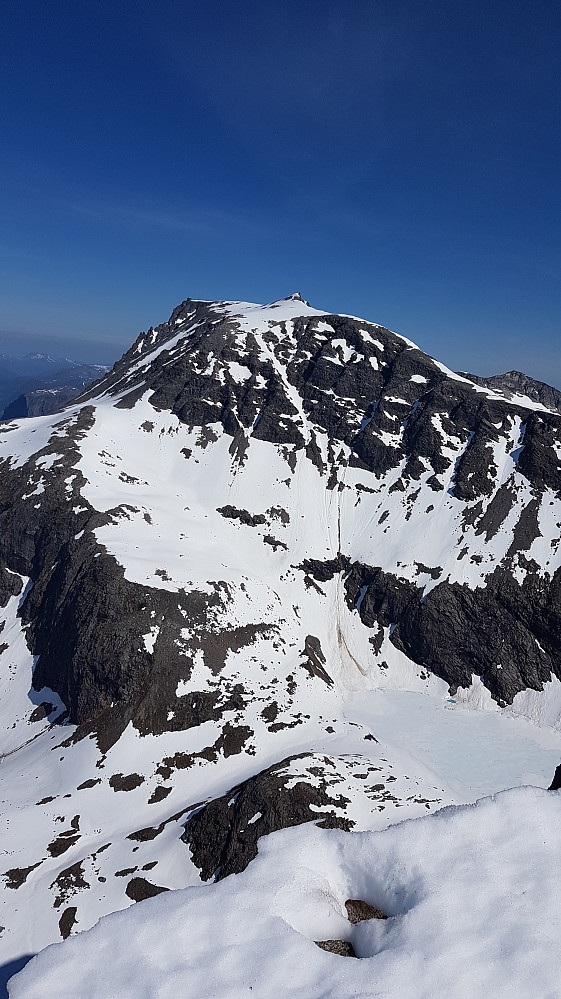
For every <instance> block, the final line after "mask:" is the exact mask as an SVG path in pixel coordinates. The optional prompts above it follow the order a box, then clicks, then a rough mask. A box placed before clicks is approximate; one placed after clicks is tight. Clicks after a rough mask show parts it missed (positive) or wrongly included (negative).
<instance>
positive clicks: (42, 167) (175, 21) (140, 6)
mask: <svg viewBox="0 0 561 999" xmlns="http://www.w3.org/2000/svg"><path fill="white" fill-rule="evenodd" d="M0 37H1V39H2V41H1V43H0V44H1V59H0V73H1V76H2V81H1V90H0V93H1V94H2V140H1V143H2V145H1V155H0V207H1V218H2V232H1V234H0V251H1V259H0V282H1V291H0V306H1V312H0V327H1V329H2V334H1V336H0V351H1V350H5V351H11V352H13V351H17V352H21V353H25V352H26V351H27V350H35V349H38V348H41V347H43V348H45V349H48V350H50V351H51V352H58V354H61V353H64V354H67V355H69V356H71V357H74V358H76V359H83V360H91V361H100V362H103V361H112V360H113V359H114V358H115V357H116V356H118V355H119V354H120V353H121V352H122V351H123V350H124V349H126V348H127V347H128V346H129V345H130V343H131V342H132V340H133V339H134V338H135V336H136V335H137V333H138V332H139V331H140V330H141V329H146V328H147V327H148V326H150V325H156V324H157V323H159V322H162V321H163V320H164V319H167V318H168V316H169V314H170V312H171V310H172V308H173V307H174V306H175V305H176V304H178V303H179V302H180V301H181V300H182V299H184V298H186V297H187V296H189V295H190V296H191V297H192V298H203V299H216V298H218V299H246V300H249V301H258V302H259V301H263V302H265V301H271V300H274V299H278V298H282V297H284V296H285V295H288V294H290V293H292V292H294V291H300V292H301V293H302V295H303V296H304V297H305V298H307V299H308V300H309V301H310V302H311V304H312V305H315V306H316V307H318V308H323V309H326V310H329V311H333V312H346V313H352V314H354V315H362V316H365V317H366V318H367V319H370V320H372V321H374V322H379V323H382V324H384V325H386V326H389V327H390V329H394V330H397V331H398V332H401V333H404V334H405V335H407V336H409V337H410V338H411V339H413V340H414V341H415V342H417V343H418V344H419V345H420V346H421V347H422V348H423V349H424V350H426V351H428V352H429V353H431V354H433V355H434V356H436V357H437V358H439V359H440V360H442V361H444V362H445V363H447V364H449V365H450V366H452V367H454V368H463V369H468V370H472V371H475V372H477V373H479V374H491V373H496V372H499V371H504V370H506V369H508V368H520V369H522V370H525V371H527V372H528V373H529V374H532V375H534V377H537V378H542V379H544V380H546V381H549V382H550V383H553V384H557V385H561V323H560V318H561V293H560V281H559V263H560V245H561V225H560V215H561V212H560V209H561V197H560V184H559V177H560V166H561V162H560V161H561V155H560V154H561V138H560V127H559V126H560V110H561V108H560V104H561V99H560V95H561V82H560V81H561V72H560V70H561V65H560V64H561V58H560V53H561V5H560V4H559V3H557V2H555V0H274V2H271V0H255V2H254V0H221V2H218V0H205V2H199V0H192V2H191V0H181V2H180V0H91V2H85V0H84V2H82V0H18V2H15V0H8V2H6V3H4V4H3V5H2V13H1V14H0Z"/></svg>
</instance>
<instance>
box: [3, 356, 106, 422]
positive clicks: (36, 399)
mask: <svg viewBox="0 0 561 999" xmlns="http://www.w3.org/2000/svg"><path fill="white" fill-rule="evenodd" d="M108 370H109V368H108V367H107V366H106V365H104V364H81V363H79V362H77V361H71V360H70V359H69V358H53V357H50V355H49V354H27V355H26V356H25V357H12V356H10V355H8V354H0V413H1V414H2V417H1V418H2V419H3V420H5V419H18V418H19V417H22V416H45V415H47V414H48V413H56V412H58V411H59V410H60V409H62V407H63V406H64V405H66V403H67V402H70V400H71V399H73V398H74V397H75V396H77V395H79V393H80V392H81V391H82V390H83V389H85V388H86V387H87V386H88V385H89V384H90V383H91V382H93V381H94V380H95V379H97V378H100V377H101V376H102V375H104V374H105V373H106V372H107V371H108Z"/></svg>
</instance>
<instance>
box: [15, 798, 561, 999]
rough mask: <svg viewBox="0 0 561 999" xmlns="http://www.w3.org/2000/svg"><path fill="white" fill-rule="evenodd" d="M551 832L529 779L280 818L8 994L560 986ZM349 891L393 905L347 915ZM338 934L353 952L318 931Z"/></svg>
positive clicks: (262, 996) (63, 948) (35, 969)
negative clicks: (395, 812)
mask: <svg viewBox="0 0 561 999" xmlns="http://www.w3.org/2000/svg"><path fill="white" fill-rule="evenodd" d="M560 836H561V801H560V798H559V794H558V793H549V792H545V791H540V790H539V789H537V788H531V787H526V788H519V789H517V790H513V791H506V792H503V793H501V794H497V795H494V796H493V797H490V798H484V799H481V800H479V801H478V802H477V803H476V804H475V805H468V806H463V807H449V808H445V809H443V810H442V811H440V812H438V813H437V814H435V815H433V816H431V817H427V818H421V819H412V820H409V821H406V822H403V823H400V824H399V825H394V826H391V827H390V828H389V829H386V830H384V831H381V832H364V833H343V832H340V831H338V830H320V829H317V828H315V827H310V826H305V827H299V828H295V829H290V830H283V831H282V832H280V833H275V834H273V835H272V836H269V837H266V838H265V839H262V840H261V841H260V850H259V857H258V858H257V860H255V861H254V862H253V863H252V864H251V865H250V867H249V868H248V869H247V870H246V871H245V872H244V873H243V874H240V875H235V876H231V877H230V878H228V879H226V880H225V881H224V882H221V883H220V884H217V885H214V886H212V887H210V888H206V889H200V888H190V889H186V890H184V891H177V892H173V893H166V894H164V895H160V896H158V897H157V898H155V899H150V900H148V901H145V902H141V903H138V904H137V905H135V906H134V907H133V908H132V909H130V910H128V911H126V912H122V913H114V914H112V915H109V916H106V917H105V918H104V919H102V920H101V921H100V922H99V923H98V924H97V925H96V926H95V927H94V928H93V929H92V930H90V931H88V932H87V933H83V934H80V935H78V936H76V937H73V938H70V939H69V940H67V941H66V942H65V943H63V944H59V945H55V946H53V947H49V948H47V949H46V950H45V951H43V952H42V953H41V954H40V955H38V956H37V957H36V958H35V959H34V960H33V961H31V962H30V963H29V964H28V965H27V967H26V968H25V969H24V970H23V971H22V972H21V973H20V974H19V975H17V976H16V977H15V978H14V979H12V981H11V983H10V986H9V994H10V999H44V996H45V995H53V996H54V995H56V996H57V999H77V997H78V996H79V997H80V999H138V996H139V995H143V996H144V995H145V996H150V997H151V999H172V997H174V999H175V997H176V996H178V995H185V996H196V997H197V999H216V997H220V999H241V997H242V996H246V995H247V996H249V995H251V994H253V995H254V996H256V997H257V999H278V996H279V995H282V996H283V997H286V999H293V997H294V999H296V997H298V999H319V997H330V999H331V997H332V999H335V997H338V999H356V997H362V999H370V997H372V999H374V997H379V996H383V997H386V999H397V997H399V999H429V997H431V999H432V997H436V996H438V997H440V996H446V997H449V999H473V997H474V996H478V995H481V994H484V993H485V994H488V995H490V996H492V997H493V999H507V997H508V999H527V997H528V996H529V995H532V996H535V997H536V999H555V997H557V996H558V994H559V991H558V990H559V980H560V976H561V952H560V950H559V947H558V939H559V934H560V932H561V910H560V908H559V904H558V891H557V885H558V881H559V877H560V876H561V858H560V855H559V849H558V844H559V838H560ZM348 898H361V899H364V900H365V901H368V902H370V903H371V904H372V905H375V906H377V907H378V908H380V909H381V910H382V911H383V912H385V913H386V914H387V915H388V916H389V918H388V919H387V920H376V919H374V920H370V921H368V922H362V923H359V924H358V925H356V926H353V925H351V924H350V923H349V922H348V920H347V918H346V913H345V908H344V903H345V901H346V899H348ZM337 938H340V939H344V940H349V941H351V942H352V944H353V946H354V949H355V952H356V954H357V955H358V960H355V959H352V958H343V957H339V956H337V955H334V954H329V953H326V952H325V951H322V950H320V949H319V948H317V947H316V946H315V943H314V941H315V940H325V939H337ZM123 941H126V946H123Z"/></svg>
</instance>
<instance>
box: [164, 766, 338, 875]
mask: <svg viewBox="0 0 561 999" xmlns="http://www.w3.org/2000/svg"><path fill="white" fill-rule="evenodd" d="M293 759H298V757H296V758H293ZM291 762H293V760H292V759H286V760H282V761H281V762H280V763H276V764H275V765H274V766H272V767H269V768H268V769H267V770H262V771H261V773H258V774H256V776H255V777H252V778H251V779H250V780H247V781H244V782H243V784H239V785H238V786H236V787H233V788H231V789H230V790H229V791H227V793H226V794H224V795H222V796H221V797H220V798H215V799H214V801H211V802H209V804H208V805H204V806H203V807H202V808H201V809H199V811H197V812H195V814H194V815H193V816H191V818H190V819H189V821H188V822H187V824H186V826H185V832H184V833H183V836H182V837H181V838H182V839H183V840H184V842H185V843H187V844H188V845H189V847H190V849H191V856H192V858H193V861H194V863H195V864H196V865H197V867H198V868H199V869H200V871H201V877H202V878H203V880H204V881H208V880H209V879H210V878H212V877H214V878H215V880H216V881H220V880H221V879H222V878H225V877H227V876H228V875H229V874H239V873H240V871H243V870H245V868H246V867H247V865H248V864H249V862H250V861H251V860H253V858H254V857H256V856H257V842H258V840H259V838H260V837H261V836H265V835H267V834H268V833H271V832H274V831H275V830H276V829H286V828H287V827H289V826H297V825H300V824H301V823H302V822H311V821H313V820H314V819H317V817H318V816H317V812H318V811H319V810H320V809H321V810H322V811H324V813H325V815H324V818H322V820H321V821H320V822H318V824H319V825H320V826H322V827H324V828H327V829H333V828H336V829H350V828H352V826H353V823H352V822H350V821H349V820H348V819H346V818H345V817H344V815H341V811H343V813H344V809H345V806H346V805H347V804H348V799H345V798H344V797H343V796H342V795H338V796H336V797H333V796H331V795H330V794H329V793H328V785H327V783H326V781H325V780H324V779H323V780H321V781H320V782H319V783H318V785H317V786H315V787H314V786H313V785H312V784H310V783H309V782H307V781H305V780H304V779H300V780H297V782H296V783H294V780H295V778H294V776H293V775H291V774H290V773H289V767H290V764H291ZM310 806H314V810H313V811H312V809H311V807H310ZM338 813H339V814H338Z"/></svg>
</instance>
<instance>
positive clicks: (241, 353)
mask: <svg viewBox="0 0 561 999" xmlns="http://www.w3.org/2000/svg"><path fill="white" fill-rule="evenodd" d="M520 386H522V387H523V384H522V383H521V382H520V381H519V380H518V381H516V384H514V386H513V385H512V384H511V383H509V386H508V389H507V388H506V387H505V388H504V390H503V389H502V388H500V387H499V386H497V385H494V386H492V387H491V386H489V385H480V384H477V383H476V382H475V381H474V380H473V379H471V378H469V377H464V376H460V375H457V374H455V373H454V372H452V371H450V370H449V369H448V368H446V367H445V366H444V365H442V364H441V363H439V362H438V361H435V360H434V359H432V358H431V357H429V356H428V355H427V354H425V353H423V352H422V351H421V350H420V349H419V348H418V347H416V346H415V345H414V344H413V343H412V342H411V341H410V340H408V339H407V338H405V337H403V336H400V335H399V334H396V333H393V332H391V331H390V330H388V329H385V328H384V327H382V326H378V325H376V324H373V323H370V322H367V321H365V320H361V319H357V318H353V317H349V316H341V315H331V314H328V313H325V312H322V311H320V310H317V309H314V308H312V307H311V306H309V305H308V304H307V303H306V302H304V301H303V299H301V297H300V295H299V294H295V295H291V296H289V297H288V298H286V299H282V300H280V301H278V302H273V303H271V304H268V305H256V304H251V303H245V302H202V301H193V300H191V299H186V301H184V302H182V303H181V305H179V306H178V307H177V308H176V309H174V311H173V312H172V314H171V316H170V318H169V320H168V321H167V322H165V323H163V324H162V325H160V326H158V327H156V328H154V329H150V330H148V332H146V333H141V334H140V336H139V337H138V338H137V340H136V341H135V343H134V344H133V345H132V347H131V348H130V350H129V351H127V353H126V354H124V355H123V357H122V358H121V360H120V361H118V362H117V364H115V366H114V367H113V369H112V370H111V371H110V372H109V373H108V374H107V375H106V376H105V377H103V378H102V379H101V380H100V381H98V382H97V383H96V384H95V385H93V386H92V387H91V388H90V389H88V390H87V391H86V392H85V393H84V394H83V395H81V396H79V397H78V399H77V400H74V402H73V403H72V404H71V405H70V406H68V407H67V408H66V410H65V411H64V412H63V413H59V414H58V415H55V416H43V417H37V418H34V419H28V420H21V421H8V422H4V423H2V424H0V460H1V466H0V522H1V535H0V559H1V562H0V604H1V606H2V607H3V611H2V618H1V621H2V623H1V624H0V629H1V635H0V641H1V642H2V645H1V646H0V648H1V650H2V651H1V670H2V672H1V682H2V700H1V704H2V709H1V710H2V717H3V728H2V745H1V747H0V752H1V753H2V773H3V776H4V777H5V787H6V789H7V790H6V793H5V794H4V798H5V803H4V805H3V807H5V808H6V814H7V816H8V819H9V825H8V831H7V834H6V837H5V840H4V841H5V843H6V847H5V849H6V853H5V861H4V864H5V870H4V871H3V872H2V873H3V876H4V881H5V885H6V890H5V892H4V905H5V915H2V916H1V917H0V921H1V922H2V924H3V925H4V926H5V927H6V930H5V932H4V944H5V946H6V954H7V957H6V960H8V958H12V957H17V956H19V954H21V953H32V952H34V951H36V950H37V949H38V948H40V947H43V946H45V945H46V944H47V943H49V942H51V941H52V940H55V939H60V936H63V937H64V936H67V935H69V934H70V933H71V932H73V931H74V930H80V929H84V928H87V927H88V926H91V925H92V924H93V923H94V922H95V921H96V920H97V919H98V918H99V916H100V915H103V914H104V913H107V912H110V911H114V910H116V909H120V908H123V907H124V906H126V905H128V904H130V903H131V902H132V901H137V900H139V899H141V898H144V897H147V896H148V895H150V894H156V893H158V892H160V891H162V890H165V889H166V888H175V887H183V886H185V885H189V884H195V883H198V882H199V880H200V879H201V878H202V879H203V880H209V879H212V878H218V879H221V878H224V877H226V876H227V875H229V874H230V873H233V872H237V871H240V870H242V869H243V868H244V867H246V866H247V864H248V863H249V862H250V861H251V860H252V858H253V857H254V856H255V854H256V852H257V842H258V839H259V837H260V836H261V835H263V834H264V833H266V832H270V831H271V830H273V829H278V828H281V827H283V826H288V825H295V824H299V823H302V822H305V821H311V820H319V821H320V824H322V825H324V826H328V827H329V826H338V827H340V828H342V829H365V828H375V827H380V826H381V825H386V824H387V823H388V822H391V821H394V820H395V819H396V818H398V819H401V818H404V817H407V816H415V815H420V814H425V813H426V812H427V811H430V810H431V809H432V808H434V807H436V806H438V805H440V804H442V803H445V804H447V803H450V802H453V801H458V800H471V798H470V796H469V794H467V793H466V796H465V798H464V799H462V794H461V793H460V792H459V791H458V786H459V785H458V784H457V783H456V782H455V779H454V778H453V776H451V775H450V773H449V771H447V770H446V767H444V766H443V769H442V770H439V769H438V767H436V770H435V769H434V767H435V766H436V764H431V766H430V767H429V766H428V765H426V763H420V762H419V758H415V756H414V754H413V755H411V754H410V752H409V750H408V749H407V748H406V745H405V744H404V743H403V742H400V741H399V738H398V737H397V736H395V737H394V735H392V733H391V732H390V730H389V729H388V722H387V718H388V717H390V716H391V710H393V709H392V708H391V705H392V704H394V701H392V697H393V696H394V694H395V692H396V691H401V690H407V691H409V693H410V699H409V701H407V704H408V705H409V707H408V710H413V707H412V706H413V705H414V704H416V703H417V702H416V701H414V700H411V698H415V697H420V696H421V695H422V694H431V695H434V703H436V702H437V701H438V704H439V705H441V706H442V705H443V704H444V703H446V704H447V705H448V707H450V709H452V707H453V704H454V703H456V704H459V703H462V702H463V703H467V704H471V705H476V706H479V707H485V708H487V709H489V712H494V713H495V714H497V715H498V716H500V718H497V724H499V722H500V723H501V724H502V720H501V719H503V717H504V718H506V717H507V716H508V715H509V714H519V715H523V716H525V717H527V718H531V719H532V720H533V721H537V722H538V723H542V724H545V725H556V724H558V720H559V712H558V704H559V678H561V656H560V644H559V634H560V633H561V570H560V566H561V555H560V539H561V502H560V492H561V468H560V455H561V416H560V415H559V413H558V412H557V411H554V410H553V409H550V408H548V407H547V406H545V405H543V404H542V403H541V402H539V401H536V399H535V398H530V396H529V395H527V394H524V393H523V392H521V391H516V389H517V387H520ZM373 692H374V693H376V692H378V693H376V697H378V698H380V697H382V693H380V692H383V697H385V698H386V700H384V701H383V703H384V705H385V707H384V711H381V710H380V711H379V712H378V714H376V712H375V711H374V710H373V709H372V708H368V704H371V703H373V702H372V701H371V700H369V698H371V695H372V694H373ZM430 700H431V699H430V698H428V697H425V698H424V700H423V704H426V703H428V702H429V701H430ZM400 703H401V704H402V705H403V703H404V702H403V701H401V702H400ZM376 704H378V705H380V704H382V701H381V700H380V699H378V701H376ZM377 710H378V709H377ZM400 710H401V711H402V710H403V708H401V709H400ZM423 710H424V709H423ZM431 710H432V709H431ZM400 717H403V715H399V716H398V715H396V717H395V724H394V728H395V730H396V732H399V731H403V729H404V725H403V722H402V721H400V720H399V718H400ZM431 717H432V716H431ZM436 717H437V716H435V718H436ZM442 717H444V716H442ZM384 718H386V721H384ZM408 718H409V719H410V721H411V718H413V715H411V716H408ZM438 719H441V715H440V714H439V715H438ZM447 719H448V712H447V714H446V718H445V720H444V721H443V722H442V724H445V723H446V724H447ZM436 723H437V722H436V721H435V723H434V724H436ZM408 724H409V722H407V725H408ZM438 724H440V721H439V722H438ZM505 724H506V722H505ZM407 725H405V728H407ZM411 725H412V726H413V729H414V724H413V722H411ZM460 729H461V726H460V728H458V729H457V731H460ZM382 730H383V731H384V732H385V734H384V736H382V735H381V732H382ZM447 731H448V729H447ZM458 738H461V737H458ZM392 739H394V741H393V742H392ZM395 739H397V742H395ZM444 744H445V740H444V742H443V745H444ZM536 752H537V751H536ZM444 755H445V753H444ZM475 758H477V759H478V757H477V755H476V757H474V759H475ZM540 759H542V758H541V757H540ZM546 763H547V766H546V767H545V769H544V773H543V775H542V778H540V779H543V786H547V783H549V779H550V778H551V773H549V772H548V773H547V779H546V773H545V770H546V769H547V768H548V767H549V768H550V769H553V768H552V767H551V760H550V758H549V757H548V759H547V761H546ZM466 765H467V764H466ZM540 765H541V764H540ZM537 766H538V764H537V763H536V767H537ZM544 766H545V765H544ZM473 767H474V769H473V770H471V771H470V777H469V781H468V783H469V785H470V794H471V791H472V790H473V788H474V787H475V788H478V789H479V790H480V791H481V793H488V790H489V787H488V785H487V784H483V783H481V782H480V783H478V767H476V766H475V763H474V764H473ZM501 779H504V780H507V781H509V780H510V781H512V782H514V783H516V781H517V779H518V778H517V776H516V773H513V772H511V771H510V770H508V772H507V775H506V776H504V774H503V776H502V777H501ZM466 780H468V778H466ZM498 780H499V778H498V777H497V781H498ZM500 786H501V785H500V784H497V786H492V787H491V790H499V789H500ZM503 786H504V785H503ZM508 786H510V785H508ZM29 912H33V914H34V915H33V917H32V918H30V917H29V915H28V913H29Z"/></svg>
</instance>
